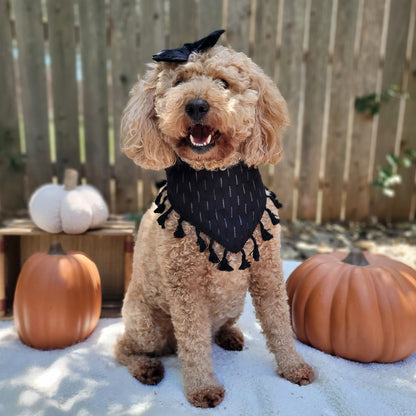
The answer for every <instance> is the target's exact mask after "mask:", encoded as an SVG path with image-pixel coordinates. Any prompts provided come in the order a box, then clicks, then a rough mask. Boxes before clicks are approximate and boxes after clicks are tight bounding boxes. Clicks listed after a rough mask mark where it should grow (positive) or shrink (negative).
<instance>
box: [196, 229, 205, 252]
mask: <svg viewBox="0 0 416 416" xmlns="http://www.w3.org/2000/svg"><path fill="white" fill-rule="evenodd" d="M195 231H196V237H197V240H196V242H197V244H198V245H199V251H200V252H201V253H202V252H204V251H205V249H206V248H207V243H206V242H205V241H204V240H203V238H202V237H201V235H200V233H199V230H195Z"/></svg>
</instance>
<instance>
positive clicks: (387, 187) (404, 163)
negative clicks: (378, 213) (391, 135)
mask: <svg viewBox="0 0 416 416" xmlns="http://www.w3.org/2000/svg"><path fill="white" fill-rule="evenodd" d="M386 160H387V165H383V166H379V167H378V172H377V177H376V179H375V180H374V182H373V184H372V185H373V186H374V187H377V188H381V189H382V191H383V194H384V195H386V196H388V197H391V198H392V197H394V195H395V191H394V189H393V187H394V186H395V185H399V184H400V183H401V182H402V177H401V175H400V174H399V173H397V170H398V168H399V167H403V168H410V167H411V166H412V165H413V166H416V150H413V149H407V150H405V151H404V152H403V154H402V155H401V156H396V155H394V154H393V153H389V154H388V155H387V156H386Z"/></svg>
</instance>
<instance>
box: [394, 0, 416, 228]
mask: <svg viewBox="0 0 416 416" xmlns="http://www.w3.org/2000/svg"><path fill="white" fill-rule="evenodd" d="M412 7H413V8H412V12H411V14H410V17H411V19H412V20H413V21H412V30H413V36H412V38H411V39H410V40H411V42H412V43H411V44H410V45H409V46H410V48H411V49H410V51H409V52H410V55H409V56H408V58H406V59H408V61H407V62H406V72H407V74H406V76H407V77H408V80H407V92H408V93H409V99H407V100H406V101H405V105H406V110H405V114H404V123H403V136H402V143H401V150H402V151H404V150H406V149H412V150H416V121H415V120H416V30H415V29H416V28H415V20H416V0H413V5H412ZM409 30H410V29H409ZM398 173H399V174H400V175H401V177H402V183H401V184H400V185H399V186H398V187H397V190H396V196H395V197H394V209H393V212H392V220H393V221H398V220H400V221H403V220H404V221H407V220H414V219H415V202H416V201H415V198H416V194H415V192H416V189H415V173H416V169H415V166H414V165H413V166H412V167H410V168H403V167H402V168H400V169H399V171H398Z"/></svg>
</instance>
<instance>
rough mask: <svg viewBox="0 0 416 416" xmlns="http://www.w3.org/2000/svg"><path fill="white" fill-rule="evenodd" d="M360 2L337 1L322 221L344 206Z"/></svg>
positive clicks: (333, 216)
mask: <svg viewBox="0 0 416 416" xmlns="http://www.w3.org/2000/svg"><path fill="white" fill-rule="evenodd" d="M358 5H359V3H358V2H357V1H354V2H349V1H346V2H343V1H340V2H338V13H337V26H336V33H335V44H334V50H333V57H332V77H331V97H330V100H331V106H330V110H329V125H328V139H327V143H326V160H325V171H324V183H323V197H322V199H323V201H322V215H321V218H322V221H331V220H339V219H340V215H341V208H342V195H343V180H344V177H343V176H344V175H343V174H344V165H345V161H346V148H347V140H348V136H347V135H348V133H349V131H348V119H349V115H350V112H352V111H354V97H353V91H352V87H353V81H354V78H355V76H354V70H353V65H354V43H355V35H356V24H357V17H358V16H357V12H358Z"/></svg>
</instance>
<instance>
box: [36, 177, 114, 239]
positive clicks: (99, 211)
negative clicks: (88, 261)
mask: <svg viewBox="0 0 416 416" xmlns="http://www.w3.org/2000/svg"><path fill="white" fill-rule="evenodd" d="M77 183H78V172H77V171H76V170H74V169H66V170H65V177H64V184H63V185H55V184H52V183H49V184H46V185H43V186H41V187H40V188H38V189H37V190H36V191H35V192H34V193H33V195H32V196H31V198H30V201H29V213H30V216H31V218H32V220H33V222H34V223H35V224H36V225H37V226H38V227H39V228H40V229H42V230H44V231H47V232H49V233H60V232H62V231H63V232H65V233H67V234H81V233H83V232H85V231H87V230H88V229H89V228H96V227H98V226H99V225H100V224H102V223H103V222H104V221H105V220H106V219H107V218H108V207H107V204H106V203H105V201H104V199H103V197H102V196H101V194H100V193H99V192H98V190H97V189H95V188H94V187H93V186H90V185H80V186H77Z"/></svg>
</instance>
